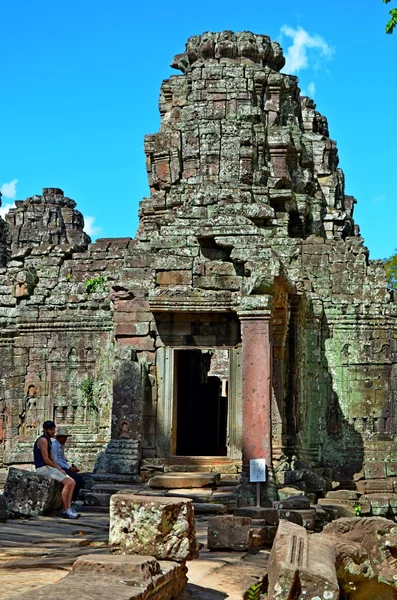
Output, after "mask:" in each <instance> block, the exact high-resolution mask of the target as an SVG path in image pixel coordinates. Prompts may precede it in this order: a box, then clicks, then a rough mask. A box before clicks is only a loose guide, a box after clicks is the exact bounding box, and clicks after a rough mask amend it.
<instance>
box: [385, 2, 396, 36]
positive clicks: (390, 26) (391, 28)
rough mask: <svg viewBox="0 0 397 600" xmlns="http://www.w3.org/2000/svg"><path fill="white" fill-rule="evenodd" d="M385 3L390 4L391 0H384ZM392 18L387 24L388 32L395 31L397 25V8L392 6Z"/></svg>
mask: <svg viewBox="0 0 397 600" xmlns="http://www.w3.org/2000/svg"><path fill="white" fill-rule="evenodd" d="M383 2H384V3H385V4H389V2H391V0H383ZM389 15H390V19H389V21H388V23H387V24H386V33H389V34H390V33H393V31H394V29H395V28H396V27H397V8H392V9H391V10H390V11H389Z"/></svg>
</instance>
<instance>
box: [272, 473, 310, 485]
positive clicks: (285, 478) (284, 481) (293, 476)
mask: <svg viewBox="0 0 397 600" xmlns="http://www.w3.org/2000/svg"><path fill="white" fill-rule="evenodd" d="M303 476H304V472H303V471H302V470H299V469H297V470H294V471H278V472H277V481H278V483H280V485H290V484H291V483H296V482H298V481H302V479H303Z"/></svg>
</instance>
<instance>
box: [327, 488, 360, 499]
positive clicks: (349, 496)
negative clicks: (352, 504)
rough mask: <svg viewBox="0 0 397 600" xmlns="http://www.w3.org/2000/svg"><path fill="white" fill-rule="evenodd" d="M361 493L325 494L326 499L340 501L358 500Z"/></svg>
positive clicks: (350, 491)
mask: <svg viewBox="0 0 397 600" xmlns="http://www.w3.org/2000/svg"><path fill="white" fill-rule="evenodd" d="M360 495H361V494H360V492H357V491H355V490H332V491H331V492H327V493H326V494H325V497H326V498H336V499H338V500H357V499H358V498H359V497H360Z"/></svg>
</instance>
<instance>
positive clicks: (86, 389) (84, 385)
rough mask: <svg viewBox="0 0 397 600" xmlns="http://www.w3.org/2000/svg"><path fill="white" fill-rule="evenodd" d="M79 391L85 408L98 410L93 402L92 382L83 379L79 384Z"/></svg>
mask: <svg viewBox="0 0 397 600" xmlns="http://www.w3.org/2000/svg"><path fill="white" fill-rule="evenodd" d="M80 391H81V395H82V397H83V400H84V401H85V403H86V405H87V408H89V409H91V410H98V409H97V406H96V404H95V401H94V382H93V381H92V379H84V381H82V382H81V384H80Z"/></svg>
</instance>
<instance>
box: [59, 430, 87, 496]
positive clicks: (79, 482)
mask: <svg viewBox="0 0 397 600" xmlns="http://www.w3.org/2000/svg"><path fill="white" fill-rule="evenodd" d="M69 436H70V433H69V432H68V430H67V429H66V428H65V427H58V429H57V431H56V434H55V438H56V439H55V442H53V443H52V458H53V459H54V461H55V462H56V464H57V465H58V467H61V469H63V470H64V471H65V473H66V474H67V475H69V477H71V478H72V479H74V481H75V482H76V485H75V488H74V491H73V496H72V502H75V500H77V496H78V495H79V491H80V490H81V488H82V487H83V485H84V480H83V478H82V476H81V475H79V474H78V473H79V469H78V468H77V467H76V465H73V464H72V465H70V464H69V463H68V461H67V460H66V458H65V443H66V442H67V439H68V437H69Z"/></svg>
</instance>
